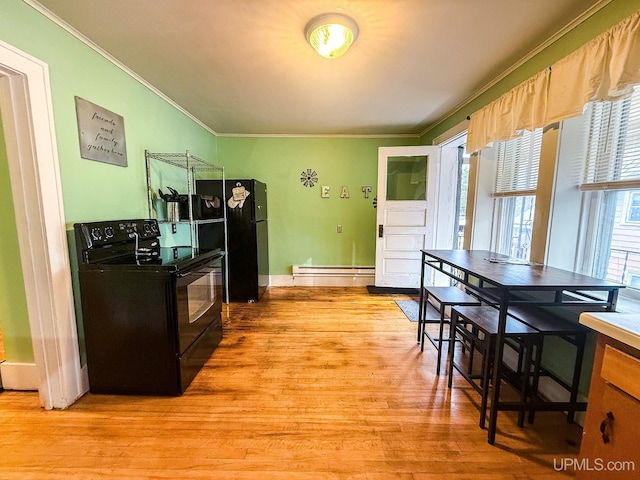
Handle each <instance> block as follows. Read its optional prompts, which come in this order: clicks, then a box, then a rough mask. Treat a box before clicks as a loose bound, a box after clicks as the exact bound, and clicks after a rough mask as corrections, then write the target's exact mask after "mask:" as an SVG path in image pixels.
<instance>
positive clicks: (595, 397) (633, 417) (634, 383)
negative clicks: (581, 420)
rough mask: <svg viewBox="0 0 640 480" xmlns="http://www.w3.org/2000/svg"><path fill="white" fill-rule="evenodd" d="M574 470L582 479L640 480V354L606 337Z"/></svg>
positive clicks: (601, 340) (600, 343)
mask: <svg viewBox="0 0 640 480" xmlns="http://www.w3.org/2000/svg"><path fill="white" fill-rule="evenodd" d="M575 469H576V471H577V478H578V479H580V480H591V479H594V480H596V479H597V480H608V479H615V480H618V479H619V480H622V479H625V480H626V479H631V478H640V350H636V349H635V348H632V347H629V346H627V345H625V344H623V343H621V342H618V341H617V340H614V339H612V338H610V337H607V336H606V335H603V334H598V343H597V347H596V356H595V362H594V366H593V375H592V378H591V387H590V390H589V406H588V407H587V413H586V416H585V424H584V430H583V437H582V445H581V448H580V458H579V459H578V460H577V463H576V464H575Z"/></svg>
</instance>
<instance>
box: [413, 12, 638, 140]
mask: <svg viewBox="0 0 640 480" xmlns="http://www.w3.org/2000/svg"><path fill="white" fill-rule="evenodd" d="M638 9H640V0H611V2H610V3H609V4H607V5H606V6H605V7H603V8H602V9H600V10H599V11H598V12H596V13H595V14H594V15H592V16H591V17H589V18H588V19H586V20H585V21H584V22H582V23H581V24H580V25H578V26H577V27H575V28H574V29H573V30H571V31H569V32H567V33H566V34H565V35H563V36H562V37H561V38H559V39H558V40H556V41H555V42H554V43H552V44H551V45H549V46H548V47H546V48H545V49H544V50H542V51H541V52H540V53H538V54H537V55H535V56H534V57H532V58H531V59H530V60H528V61H527V62H526V63H524V64H523V65H521V66H520V67H518V68H517V69H515V70H514V71H513V72H511V73H510V74H509V75H507V76H506V77H505V78H503V79H502V80H500V81H499V82H498V83H496V84H495V85H493V86H492V87H491V88H489V89H488V90H487V91H486V92H484V93H482V94H481V95H480V96H478V97H477V98H476V99H474V100H472V101H471V102H469V103H467V104H465V105H463V106H462V107H460V108H459V109H458V110H456V111H455V112H453V113H452V114H451V115H449V116H448V117H447V118H445V119H444V120H442V121H441V122H439V123H438V124H437V125H435V126H433V127H432V128H431V129H429V130H428V131H427V132H425V134H424V135H423V136H422V137H421V139H420V140H421V143H422V144H424V145H430V144H431V143H432V141H433V139H434V138H436V137H437V136H438V135H441V134H442V133H444V132H446V131H447V130H449V129H450V128H453V127H455V126H456V125H458V124H460V123H461V122H463V121H464V120H465V118H466V117H467V116H469V115H471V114H473V112H476V111H478V110H480V109H481V108H482V107H484V106H485V105H487V104H488V103H490V102H492V101H493V100H495V99H496V98H498V97H499V96H500V95H502V94H503V93H506V92H508V91H509V90H511V89H512V88H513V87H515V86H517V85H519V84H520V83H522V82H524V81H525V80H527V79H529V78H531V77H532V76H534V75H535V74H537V73H538V72H541V71H542V70H544V69H545V68H548V67H550V66H551V65H552V64H553V63H555V62H557V61H558V60H560V59H561V58H564V57H566V56H567V55H568V54H569V53H571V52H573V51H574V50H577V49H578V48H579V47H580V46H582V45H584V44H585V43H587V42H588V41H589V40H591V39H592V38H594V37H596V36H598V35H599V34H600V33H602V32H604V31H605V30H607V29H609V28H611V27H612V26H614V25H615V24H616V23H618V22H619V21H620V20H622V19H624V18H626V17H628V16H629V15H631V14H632V13H634V12H636V11H637V10H638Z"/></svg>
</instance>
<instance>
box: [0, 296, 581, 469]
mask: <svg viewBox="0 0 640 480" xmlns="http://www.w3.org/2000/svg"><path fill="white" fill-rule="evenodd" d="M407 298H409V297H406V296H404V295H370V294H368V293H367V291H366V289H365V288H319V287H315V288H297V287H280V288H274V287H272V288H271V289H270V290H269V291H268V292H267V294H266V295H265V296H264V297H263V299H262V300H261V301H260V302H258V303H253V304H231V305H229V306H228V307H227V306H225V307H224V309H225V312H224V314H225V318H226V320H225V326H224V328H225V331H224V338H223V340H222V343H221V345H220V346H219V348H218V349H217V350H216V351H215V353H214V354H213V356H212V357H211V358H210V360H209V361H208V363H207V364H206V365H205V367H204V368H203V370H202V371H201V372H200V373H199V374H198V376H197V377H196V378H195V380H194V381H193V383H192V384H191V386H190V388H189V389H188V390H187V392H186V393H185V394H184V395H183V396H181V397H176V398H160V397H141V396H115V395H113V396H112V395H94V394H87V395H85V396H84V397H83V398H81V399H80V400H79V401H78V402H76V403H75V404H74V405H73V406H72V407H70V408H69V409H67V410H62V411H61V410H58V411H44V410H42V409H40V408H39V404H38V397H37V394H36V393H33V392H11V391H9V392H4V393H1V394H0V478H2V479H7V480H10V479H21V480H23V479H65V480H66V479H80V478H82V479H106V478H109V479H143V478H150V479H151V478H153V479H176V478H193V479H225V480H227V479H238V480H243V479H261V480H268V479H293V480H310V479H314V480H315V479H322V480H325V479H367V480H378V479H414V480H427V479H436V478H437V479H441V480H442V479H485V478H486V479H492V480H501V479H504V480H506V479H510V480H524V479H540V480H542V479H549V478H553V479H560V478H569V477H572V476H573V475H574V472H571V471H559V472H558V471H556V470H555V469H554V459H555V462H556V463H555V465H556V466H558V465H562V463H561V462H562V459H564V458H575V457H576V456H577V454H578V450H579V447H578V445H579V441H580V436H581V429H580V427H578V426H575V425H568V424H567V423H566V417H564V416H563V415H562V414H560V413H557V412H550V413H538V414H537V415H536V422H535V424H534V425H527V426H525V427H524V428H523V429H520V428H518V427H517V425H516V420H517V419H516V415H515V414H510V413H504V412H501V414H500V416H499V418H498V428H499V430H498V434H497V439H496V445H495V446H490V445H489V444H488V443H487V434H486V430H481V429H480V428H479V427H478V415H479V412H478V405H479V397H478V395H477V394H476V392H475V391H474V390H472V389H471V387H469V386H468V385H467V384H466V383H465V382H464V380H462V379H461V378H460V377H457V378H455V380H454V387H453V389H451V390H448V389H447V387H446V376H445V375H442V376H441V377H440V378H436V377H435V374H434V372H435V358H436V355H435V353H436V352H435V350H434V349H433V347H432V346H431V345H425V352H424V353H422V354H421V353H420V347H419V346H418V345H416V340H415V339H416V328H417V324H416V323H413V322H409V321H408V320H407V318H406V317H405V316H404V314H403V313H402V312H401V311H400V309H399V308H398V307H397V306H396V304H395V302H394V300H395V299H407Z"/></svg>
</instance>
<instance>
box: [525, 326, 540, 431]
mask: <svg viewBox="0 0 640 480" xmlns="http://www.w3.org/2000/svg"><path fill="white" fill-rule="evenodd" d="M543 345H544V337H540V338H539V339H538V341H537V342H536V343H535V352H536V353H535V356H534V357H533V377H532V379H531V396H535V397H537V396H538V385H539V383H540V372H541V371H542V346H543ZM535 414H536V411H535V410H529V417H528V419H527V421H528V422H529V423H530V424H533V419H534V418H535Z"/></svg>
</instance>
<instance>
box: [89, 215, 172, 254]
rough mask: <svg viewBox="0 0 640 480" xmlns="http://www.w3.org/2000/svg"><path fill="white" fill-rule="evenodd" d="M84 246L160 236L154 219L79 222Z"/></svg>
mask: <svg viewBox="0 0 640 480" xmlns="http://www.w3.org/2000/svg"><path fill="white" fill-rule="evenodd" d="M79 226H80V230H81V232H82V240H83V241H84V242H83V243H84V244H85V245H84V247H85V248H99V247H106V246H109V245H114V244H117V243H122V242H130V241H136V239H137V240H138V241H140V240H148V239H151V238H156V237H159V236H160V229H159V228H158V221H157V220H155V219H141V220H114V221H106V222H93V223H83V224H80V225H79Z"/></svg>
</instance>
